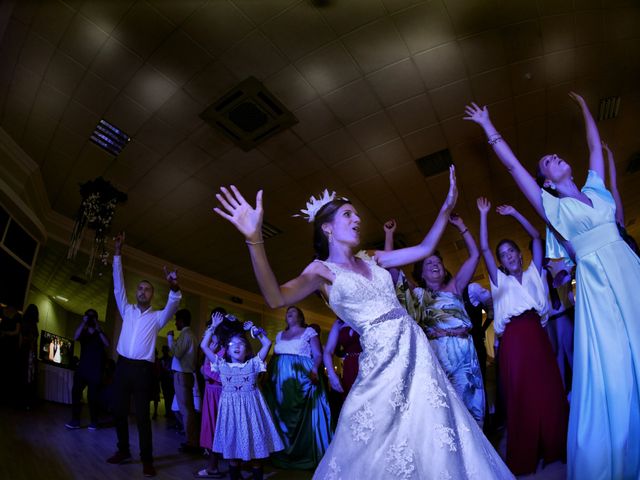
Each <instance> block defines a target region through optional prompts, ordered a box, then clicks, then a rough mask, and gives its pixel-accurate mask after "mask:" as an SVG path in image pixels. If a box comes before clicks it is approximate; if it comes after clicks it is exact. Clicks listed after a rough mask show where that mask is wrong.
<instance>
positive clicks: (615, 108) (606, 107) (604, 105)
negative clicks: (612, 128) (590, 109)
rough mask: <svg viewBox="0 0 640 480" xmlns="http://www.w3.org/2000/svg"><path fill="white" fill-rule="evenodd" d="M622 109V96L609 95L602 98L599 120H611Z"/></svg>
mask: <svg viewBox="0 0 640 480" xmlns="http://www.w3.org/2000/svg"><path fill="white" fill-rule="evenodd" d="M619 111H620V97H607V98H601V99H600V106H599V107H598V121H599V122H601V121H602V120H611V119H612V118H616V117H617V116H618V112H619Z"/></svg>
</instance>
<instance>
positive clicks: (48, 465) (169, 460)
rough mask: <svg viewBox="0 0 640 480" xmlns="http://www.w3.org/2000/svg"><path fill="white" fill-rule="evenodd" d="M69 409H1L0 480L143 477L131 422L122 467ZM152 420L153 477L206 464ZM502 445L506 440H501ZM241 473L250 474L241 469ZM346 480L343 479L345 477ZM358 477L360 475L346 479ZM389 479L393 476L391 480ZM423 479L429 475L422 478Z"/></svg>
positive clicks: (109, 436) (269, 474) (109, 442)
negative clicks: (71, 424) (76, 426)
mask: <svg viewBox="0 0 640 480" xmlns="http://www.w3.org/2000/svg"><path fill="white" fill-rule="evenodd" d="M69 415H70V407H69V406H67V405H59V404H54V403H44V404H42V405H40V406H39V407H38V408H36V409H35V410H34V411H31V412H24V411H18V410H10V409H7V408H6V407H0V429H1V430H0V452H1V453H0V458H1V459H2V461H1V462H0V478H1V479H11V480H32V479H46V480H71V479H77V480H94V479H95V480H103V479H104V480H111V479H131V478H144V477H143V476H142V464H141V463H140V461H139V460H138V458H137V453H138V448H137V446H138V437H137V432H136V428H135V425H134V424H133V423H132V424H131V428H130V441H131V447H132V448H131V449H132V453H133V460H132V461H130V462H129V463H126V464H123V465H109V464H107V463H105V459H106V458H107V457H108V456H110V455H111V454H112V453H114V451H115V443H116V440H115V430H114V429H113V428H105V429H99V430H96V431H90V430H87V429H86V428H82V429H80V430H67V429H66V428H65V427H64V424H65V422H66V421H68V420H69ZM152 424H153V446H154V456H155V466H156V469H157V470H158V475H157V477H155V478H157V479H162V480H164V479H167V480H169V479H171V480H174V479H175V480H178V479H179V480H186V479H189V478H194V475H193V474H194V472H196V471H197V470H199V469H201V468H204V467H205V465H206V464H207V459H206V458H205V457H204V456H194V455H184V454H181V453H178V451H177V447H178V446H179V445H180V442H182V441H184V437H183V436H181V435H179V434H178V433H176V431H175V430H171V429H167V428H166V421H165V419H164V417H160V416H159V417H158V419H157V420H154V421H153V422H152ZM501 443H502V445H503V444H504V442H501ZM565 471H566V468H565V466H564V465H562V464H559V463H558V464H553V465H549V466H547V467H546V468H545V469H543V470H541V471H539V472H538V473H537V474H535V475H528V476H523V477H519V478H523V479H527V480H530V479H531V480H562V479H564V478H565ZM245 477H249V474H248V472H245ZM311 477H312V473H311V472H308V471H291V470H286V471H285V470H272V469H269V468H267V469H265V478H269V479H274V480H280V479H282V480H284V479H287V480H289V479H290V480H305V479H310V478H311ZM345 480H347V479H345ZM348 480H359V479H348ZM390 480H392V479H390ZM421 480H422V479H421ZM424 480H427V479H424Z"/></svg>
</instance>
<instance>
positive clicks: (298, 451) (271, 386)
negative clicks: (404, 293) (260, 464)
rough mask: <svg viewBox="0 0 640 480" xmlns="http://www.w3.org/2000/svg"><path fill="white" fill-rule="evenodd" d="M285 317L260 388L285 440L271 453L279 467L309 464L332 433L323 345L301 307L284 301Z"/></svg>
mask: <svg viewBox="0 0 640 480" xmlns="http://www.w3.org/2000/svg"><path fill="white" fill-rule="evenodd" d="M285 318H286V322H287V328H286V330H283V331H282V332H279V333H278V334H277V335H276V344H275V349H274V353H275V355H273V357H271V360H270V361H269V366H268V369H267V377H268V381H267V385H266V388H265V392H264V393H265V398H266V400H267V403H268V404H269V407H270V408H271V411H272V412H273V416H274V419H275V421H276V426H277V427H278V430H280V433H281V434H282V437H283V439H284V442H285V449H284V450H282V451H281V452H278V453H275V454H273V455H272V456H271V461H272V462H273V464H274V465H276V466H277V467H279V468H294V469H312V468H315V467H316V466H317V465H318V463H319V462H320V460H321V459H322V456H323V455H324V452H325V451H326V450H327V447H328V446H329V442H330V441H331V436H332V431H331V410H330V408H329V401H328V398H327V391H326V387H325V383H324V375H319V374H318V368H319V367H320V365H321V363H322V351H321V346H320V340H319V339H318V334H317V333H316V331H315V330H314V329H313V328H311V327H308V326H307V325H306V324H305V320H304V314H303V313H302V310H300V309H299V308H298V307H289V308H288V309H287V313H286V316H285Z"/></svg>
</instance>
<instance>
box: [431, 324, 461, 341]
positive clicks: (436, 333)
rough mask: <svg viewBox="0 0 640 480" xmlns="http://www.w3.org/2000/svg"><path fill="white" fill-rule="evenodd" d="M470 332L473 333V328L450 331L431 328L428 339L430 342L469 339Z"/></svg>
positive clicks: (459, 328)
mask: <svg viewBox="0 0 640 480" xmlns="http://www.w3.org/2000/svg"><path fill="white" fill-rule="evenodd" d="M469 332H471V327H458V328H452V329H450V330H445V329H443V328H430V329H429V332H428V333H427V338H428V339H429V340H435V339H437V338H443V337H457V338H468V337H469Z"/></svg>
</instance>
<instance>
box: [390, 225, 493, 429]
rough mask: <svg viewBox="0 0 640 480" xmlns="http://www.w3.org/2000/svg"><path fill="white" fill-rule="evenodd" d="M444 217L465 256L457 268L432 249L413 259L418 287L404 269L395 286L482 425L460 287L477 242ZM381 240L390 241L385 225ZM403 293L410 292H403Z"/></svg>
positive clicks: (472, 266)
mask: <svg viewBox="0 0 640 480" xmlns="http://www.w3.org/2000/svg"><path fill="white" fill-rule="evenodd" d="M449 222H450V223H451V224H452V225H454V226H455V227H456V228H457V229H458V231H459V232H460V234H461V235H462V238H463V239H464V242H465V245H466V247H467V250H468V251H469V258H467V260H466V261H465V262H464V263H463V264H462V266H461V267H460V270H458V272H457V273H456V274H455V276H452V275H451V274H450V273H449V272H448V271H447V270H446V269H445V267H444V263H443V260H442V256H440V254H439V253H438V252H437V251H436V252H434V253H433V254H432V255H430V256H428V257H427V258H425V259H424V261H422V262H418V263H416V264H415V267H414V272H413V276H414V279H415V280H416V282H418V285H419V286H418V287H413V288H412V287H411V286H409V284H408V282H407V280H406V278H405V277H404V274H402V273H400V275H399V277H398V281H397V282H396V287H397V290H398V292H399V293H400V295H399V297H400V300H401V301H403V303H404V304H405V306H407V302H409V303H412V304H413V305H412V306H411V307H408V306H407V307H408V308H407V309H408V310H409V313H410V314H412V316H413V317H414V318H415V320H416V321H417V322H418V324H419V325H420V326H421V327H422V329H423V330H424V332H425V334H426V335H427V338H428V339H429V342H430V344H431V348H433V351H434V353H435V354H436V356H437V357H438V360H439V361H440V365H441V366H442V369H443V370H444V371H445V372H446V374H447V377H448V378H449V381H450V382H451V384H452V385H453V388H454V389H455V390H456V393H457V394H458V396H459V397H460V399H461V400H462V401H463V403H464V404H465V406H466V407H467V409H468V410H469V413H471V415H472V416H473V418H474V419H475V420H476V422H478V425H479V426H480V427H482V425H483V422H484V411H485V395H484V383H483V381H482V372H481V369H480V363H479V362H478V354H477V353H476V349H475V346H474V343H473V337H472V336H471V329H472V327H473V325H472V323H471V319H470V318H469V315H468V314H467V311H466V309H465V308H464V300H463V298H462V292H464V289H465V288H466V286H467V285H468V284H469V282H470V281H471V277H473V274H474V272H475V270H476V267H477V266H478V260H479V258H480V253H479V252H478V246H477V245H476V242H475V240H474V238H473V235H471V233H470V232H469V229H468V228H467V227H466V226H465V224H464V222H463V221H462V218H460V217H459V216H457V215H451V217H450V219H449ZM388 224H389V223H387V224H385V232H386V234H387V240H386V242H385V244H386V245H393V240H392V239H391V240H390V239H389V238H388V237H389V232H390V233H391V235H392V234H393V230H395V224H394V226H393V229H388V228H387V225H388ZM403 292H406V293H409V292H410V295H406V294H405V295H403Z"/></svg>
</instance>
